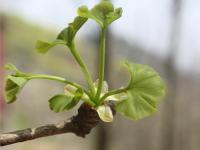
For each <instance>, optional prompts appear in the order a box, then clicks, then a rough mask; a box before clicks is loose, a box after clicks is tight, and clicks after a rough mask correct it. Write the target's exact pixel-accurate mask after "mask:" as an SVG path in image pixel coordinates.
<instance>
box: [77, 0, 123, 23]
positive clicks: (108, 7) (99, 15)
mask: <svg viewBox="0 0 200 150" xmlns="http://www.w3.org/2000/svg"><path fill="white" fill-rule="evenodd" d="M78 14H79V15H80V16H81V17H84V18H90V19H93V20H95V21H96V22H97V23H98V24H100V25H101V26H102V27H107V26H108V25H109V24H111V23H112V22H113V21H115V20H117V19H118V18H120V17H121V15H122V8H117V9H114V6H113V5H112V3H110V2H108V1H102V2H100V3H99V4H98V5H96V6H94V8H92V9H91V10H89V9H88V7H87V6H81V7H79V9H78Z"/></svg>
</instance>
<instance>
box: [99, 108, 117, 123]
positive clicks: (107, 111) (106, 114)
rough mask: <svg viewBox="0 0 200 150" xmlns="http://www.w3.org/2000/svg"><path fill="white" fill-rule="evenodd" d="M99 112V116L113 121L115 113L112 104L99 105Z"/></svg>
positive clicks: (107, 120)
mask: <svg viewBox="0 0 200 150" xmlns="http://www.w3.org/2000/svg"><path fill="white" fill-rule="evenodd" d="M96 110H97V113H98V115H99V118H100V119H101V120H102V121H104V122H112V121H113V113H112V110H111V108H110V106H107V105H101V106H99V107H97V109H96Z"/></svg>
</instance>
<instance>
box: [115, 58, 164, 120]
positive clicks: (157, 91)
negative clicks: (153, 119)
mask: <svg viewBox="0 0 200 150" xmlns="http://www.w3.org/2000/svg"><path fill="white" fill-rule="evenodd" d="M125 66H126V68H127V69H128V70H129V71H130V73H131V82H130V84H129V90H128V91H127V93H128V99H127V100H125V101H122V102H119V103H117V105H116V110H117V111H118V112H120V113H121V114H123V115H125V116H127V117H129V118H131V119H134V120H137V119H142V118H144V117H146V116H149V115H151V114H152V113H154V112H156V111H157V107H158V103H159V101H160V98H161V97H163V96H164V93H165V85H164V82H163V80H162V79H161V78H160V76H159V75H158V73H157V72H156V71H155V70H153V69H152V68H150V67H148V66H146V65H141V64H134V63H129V62H126V64H125Z"/></svg>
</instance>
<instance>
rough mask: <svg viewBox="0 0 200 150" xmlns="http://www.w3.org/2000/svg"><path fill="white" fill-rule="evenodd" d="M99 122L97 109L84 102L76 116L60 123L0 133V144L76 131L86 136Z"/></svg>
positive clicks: (81, 135) (75, 132)
mask: <svg viewBox="0 0 200 150" xmlns="http://www.w3.org/2000/svg"><path fill="white" fill-rule="evenodd" d="M99 122H100V118H99V116H98V114H97V112H96V110H94V109H93V108H91V107H90V106H89V105H87V104H82V105H81V107H80V108H79V110H78V114H77V115H76V116H74V117H72V118H71V119H68V120H65V121H62V122H60V123H58V124H49V125H44V126H40V127H37V128H28V129H24V130H19V131H14V132H9V133H2V134H0V146H6V145H11V144H15V143H19V142H25V141H29V140H34V139H38V138H41V137H47V136H53V135H59V134H64V133H74V134H76V135H77V136H80V137H85V136H86V135H87V134H89V133H90V131H91V130H92V129H93V128H94V127H95V126H96V125H97V124H98V123H99Z"/></svg>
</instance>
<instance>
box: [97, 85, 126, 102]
mask: <svg viewBox="0 0 200 150" xmlns="http://www.w3.org/2000/svg"><path fill="white" fill-rule="evenodd" d="M128 89H129V87H128V86H127V87H126V88H123V89H117V90H112V91H109V92H108V93H106V94H104V95H103V96H102V97H101V99H100V101H99V103H100V104H101V103H102V102H103V101H104V100H105V99H106V98H107V97H109V96H111V95H115V94H119V93H123V92H126V91H127V90H128Z"/></svg>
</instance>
